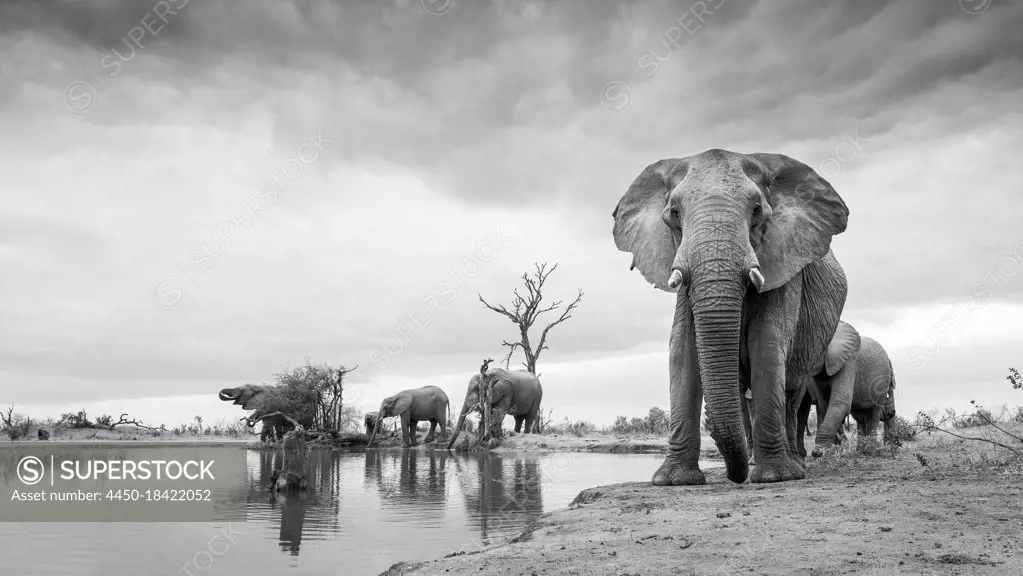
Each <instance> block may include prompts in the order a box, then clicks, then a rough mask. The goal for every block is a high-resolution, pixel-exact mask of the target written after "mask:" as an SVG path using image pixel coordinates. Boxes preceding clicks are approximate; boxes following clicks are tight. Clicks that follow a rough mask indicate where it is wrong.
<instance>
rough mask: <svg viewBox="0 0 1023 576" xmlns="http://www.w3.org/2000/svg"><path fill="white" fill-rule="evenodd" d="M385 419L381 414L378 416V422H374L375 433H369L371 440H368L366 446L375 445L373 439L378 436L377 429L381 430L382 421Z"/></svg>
mask: <svg viewBox="0 0 1023 576" xmlns="http://www.w3.org/2000/svg"><path fill="white" fill-rule="evenodd" d="M382 420H383V418H381V417H380V416H377V419H376V422H375V423H374V424H373V433H372V434H370V435H369V442H366V448H369V447H370V446H372V445H373V440H375V439H376V437H377V431H379V430H380V422H381V421H382Z"/></svg>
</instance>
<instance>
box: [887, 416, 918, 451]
mask: <svg viewBox="0 0 1023 576" xmlns="http://www.w3.org/2000/svg"><path fill="white" fill-rule="evenodd" d="M913 440H916V428H914V427H913V425H912V424H910V423H909V422H908V421H907V420H906V419H905V418H903V417H902V416H895V417H894V418H892V419H891V420H890V421H889V422H888V432H887V433H886V434H885V436H884V441H885V442H890V443H893V444H896V445H899V444H901V443H902V442H912V441H913Z"/></svg>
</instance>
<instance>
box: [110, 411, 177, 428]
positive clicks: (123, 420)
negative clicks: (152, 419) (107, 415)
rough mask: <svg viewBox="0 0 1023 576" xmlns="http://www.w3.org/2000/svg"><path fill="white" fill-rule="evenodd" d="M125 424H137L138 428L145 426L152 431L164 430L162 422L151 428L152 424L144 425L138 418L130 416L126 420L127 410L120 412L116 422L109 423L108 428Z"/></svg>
mask: <svg viewBox="0 0 1023 576" xmlns="http://www.w3.org/2000/svg"><path fill="white" fill-rule="evenodd" d="M125 425H131V426H137V427H139V428H145V429H146V430H152V431H154V432H155V431H157V430H166V427H165V426H163V425H162V424H161V425H160V427H159V428H153V427H152V426H146V425H145V424H143V423H142V421H141V420H138V419H136V418H132V419H131V420H128V413H127V412H125V413H124V414H121V417H120V418H119V419H118V420H117V422H113V423H111V424H110V429H111V430H113V429H114V427H115V426H125Z"/></svg>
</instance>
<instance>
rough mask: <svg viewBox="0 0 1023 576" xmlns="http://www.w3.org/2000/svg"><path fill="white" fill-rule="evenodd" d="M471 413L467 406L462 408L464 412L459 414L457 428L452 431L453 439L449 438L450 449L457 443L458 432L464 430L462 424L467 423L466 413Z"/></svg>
mask: <svg viewBox="0 0 1023 576" xmlns="http://www.w3.org/2000/svg"><path fill="white" fill-rule="evenodd" d="M468 413H469V410H468V409H467V408H462V413H461V414H459V415H458V423H457V424H455V429H454V430H452V431H451V439H450V440H448V450H451V447H452V446H454V445H455V440H458V434H459V433H460V432H461V431H462V426H464V425H465V415H466V414H468Z"/></svg>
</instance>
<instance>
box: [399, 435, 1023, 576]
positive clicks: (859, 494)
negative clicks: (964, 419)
mask: <svg viewBox="0 0 1023 576" xmlns="http://www.w3.org/2000/svg"><path fill="white" fill-rule="evenodd" d="M541 450H542V449H541ZM591 451H607V449H606V448H603V447H600V448H594V449H593V450H591ZM849 452H850V453H848V454H844V455H840V456H836V457H828V458H824V459H820V460H811V461H810V463H809V469H808V474H807V479H805V480H802V481H796V482H784V483H778V484H749V483H748V482H747V483H745V484H741V485H739V484H733V483H732V482H730V481H728V480H727V478H725V476H724V471H723V470H721V469H709V470H705V472H706V476H707V484H706V485H704V486H689V487H654V486H652V485H650V484H649V479H647V478H637V481H636V482H629V483H624V484H615V485H610V486H600V487H595V488H589V489H586V490H583V491H582V492H580V494H579V495H578V496H577V497H576V499H575V501H574V502H572V504H571V505H570V506H569V507H568V508H563V509H560V510H555V511H552V512H549V513H547V514H545V515H544V516H543V517H541V519H540V520H539V521H538V522H536V523H534V524H532V525H530V526H527V527H525V529H524V530H523V532H522V533H521V534H520V535H519V536H518V537H516V538H513V539H511V540H510V541H509V542H506V543H502V544H498V545H493V546H490V547H487V548H484V549H482V550H475V551H471V552H465V553H458V552H455V553H449V554H448V555H447V556H446V557H442V558H439V559H437V560H434V561H430V562H422V563H404V562H402V563H398V564H395V565H394V566H392V567H391V568H390V569H389V570H387V571H386V572H384V573H383V575H382V576H412V575H417V576H418V575H427V574H429V575H437V574H479V575H482V576H490V575H493V576H497V575H502V576H503V575H516V574H521V575H524V576H536V575H544V574H579V575H587V576H590V575H599V576H603V575H607V576H612V575H613V576H632V575H643V576H647V575H661V574H663V575H692V574H770V575H783V574H784V575H788V574H807V575H810V574H813V575H818V576H820V575H830V574H868V575H877V576H881V575H882V574H883V575H885V576H889V575H902V574H906V575H909V574H914V575H915V574H928V575H930V574H935V575H953V574H979V575H986V574H992V575H995V574H998V575H1007V574H1017V573H1019V572H1018V570H1019V568H1020V567H1021V566H1023V549H1021V547H1020V542H1021V537H1023V465H1021V464H1020V462H1019V461H1005V460H1004V458H1003V459H1002V460H999V456H1000V454H998V453H994V452H987V451H986V448H984V447H978V446H977V445H976V444H971V443H965V444H964V443H959V442H948V441H947V440H946V439H944V438H929V439H926V440H920V441H917V442H913V443H910V444H907V445H906V447H904V448H903V449H901V450H900V451H898V453H896V454H894V455H893V454H891V453H887V454H883V455H873V456H870V457H867V456H863V455H857V454H856V453H855V451H849ZM439 556H443V553H441V554H439Z"/></svg>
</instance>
